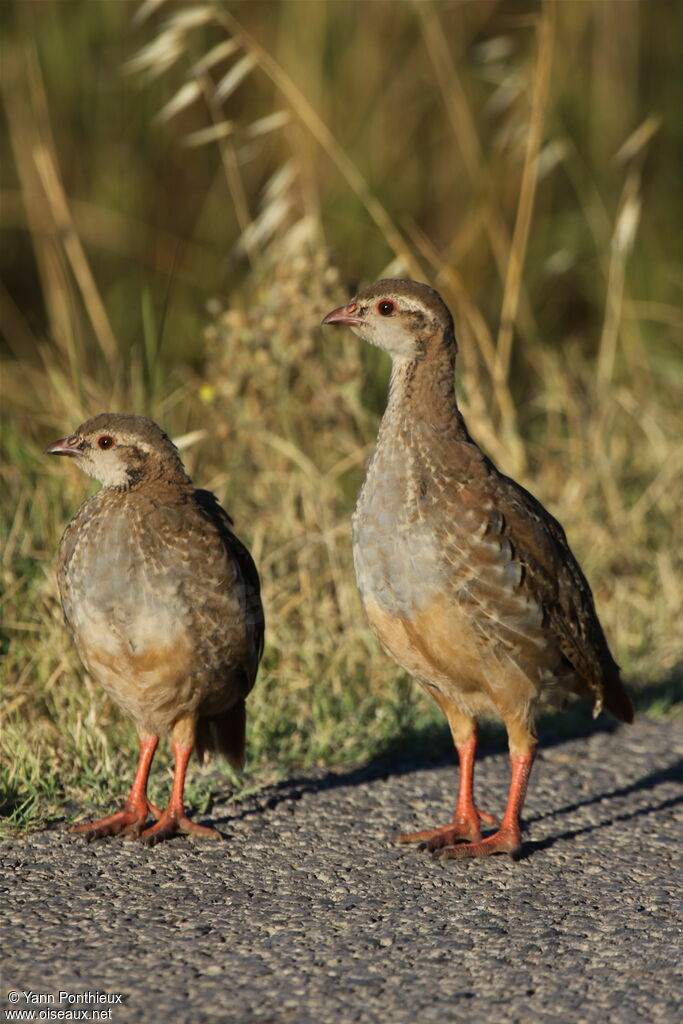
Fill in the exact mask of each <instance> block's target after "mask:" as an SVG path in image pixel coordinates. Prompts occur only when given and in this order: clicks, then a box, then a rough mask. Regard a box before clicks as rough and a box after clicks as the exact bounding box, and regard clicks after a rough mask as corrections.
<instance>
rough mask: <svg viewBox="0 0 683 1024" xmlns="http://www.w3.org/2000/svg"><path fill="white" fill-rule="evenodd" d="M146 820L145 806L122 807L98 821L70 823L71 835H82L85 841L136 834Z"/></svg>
mask: <svg viewBox="0 0 683 1024" xmlns="http://www.w3.org/2000/svg"><path fill="white" fill-rule="evenodd" d="M146 822H147V808H146V807H145V808H144V809H143V808H140V807H124V808H123V810H122V811H117V812H116V814H110V815H108V816H107V817H106V818H100V819H99V820H98V821H84V822H82V823H81V824H80V825H72V827H71V828H70V829H69V832H70V833H71V834H72V835H79V836H83V838H84V839H85V841H86V842H87V843H91V842H92V841H93V840H94V839H104V837H105V836H118V835H125V836H138V835H140V833H141V832H142V830H143V829H144V827H145V824H146Z"/></svg>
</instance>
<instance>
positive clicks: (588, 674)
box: [323, 280, 633, 857]
mask: <svg viewBox="0 0 683 1024" xmlns="http://www.w3.org/2000/svg"><path fill="white" fill-rule="evenodd" d="M323 324H341V325H344V326H347V327H350V328H351V330H353V331H354V332H355V333H356V334H358V335H359V336H360V337H361V338H364V339H365V340H366V341H368V342H370V343H371V344H373V345H378V346H380V347H381V348H383V349H385V350H386V351H387V352H388V353H389V355H390V356H391V358H392V373H391V382H390V385H389V399H388V403H387V407H386V411H385V413H384V416H383V419H382V422H381V425H380V428H379V436H378V439H377V445H376V447H375V450H374V452H373V455H372V457H371V459H370V462H369V465H368V470H367V475H366V479H365V482H364V484H363V487H362V490H361V492H360V496H359V498H358V503H357V505H356V510H355V512H354V515H353V555H354V564H355V570H356V578H357V582H358V587H359V590H360V594H361V598H362V602H363V605H364V608H365V612H366V614H367V617H368V620H369V622H370V625H371V626H372V628H373V629H374V631H375V633H376V634H377V636H378V638H379V641H380V643H381V644H382V646H383V647H384V649H385V650H386V651H387V652H388V653H389V654H390V655H391V656H392V657H393V658H394V659H395V660H396V661H397V662H398V664H399V665H401V666H402V667H403V668H404V669H405V670H406V671H407V672H409V673H410V674H411V675H413V676H414V677H415V678H416V679H417V680H418V681H419V682H420V683H421V684H422V686H423V687H424V688H425V689H426V690H427V692H428V693H429V694H430V695H431V696H432V697H433V698H434V700H435V701H436V703H437V704H438V705H439V707H440V708H441V710H442V711H443V712H444V714H445V715H446V718H447V720H448V723H449V726H450V729H451V733H452V736H453V740H454V743H455V747H456V749H457V752H458V758H459V763H460V781H459V789H458V796H457V805H456V808H455V814H454V817H453V820H452V821H451V822H450V824H448V825H446V826H444V827H442V828H435V829H429V830H427V831H423V832H415V833H408V834H405V835H401V836H399V837H398V838H399V841H400V842H404V843H409V842H422V843H423V844H425V846H426V848H427V849H429V850H431V851H432V852H434V853H437V855H439V856H442V857H479V856H485V855H487V854H492V853H509V854H512V855H516V854H517V853H519V851H520V849H521V834H520V814H521V810H522V805H523V802H524V797H525V795H526V789H527V783H528V781H529V773H530V771H531V767H532V764H533V760H534V753H535V750H536V743H537V740H536V736H535V730H534V719H535V716H536V713H537V711H538V710H539V708H540V707H541V706H543V705H544V704H548V703H549V704H551V705H552V704H559V705H562V704H564V703H565V701H566V698H567V697H568V696H569V695H571V694H575V695H579V696H587V697H590V698H592V700H593V701H594V706H595V713H596V714H597V712H598V711H599V709H600V708H602V707H603V706H604V707H605V708H606V709H607V710H608V711H610V712H611V713H612V714H613V715H614V716H615V717H616V718H618V719H620V720H621V721H624V722H630V721H632V719H633V708H632V706H631V702H630V700H629V698H628V695H627V693H626V691H625V690H624V687H623V685H622V682H621V679H620V676H619V668H618V666H617V665H616V663H615V662H614V660H613V658H612V655H611V654H610V651H609V648H608V646H607V641H606V640H605V636H604V633H603V631H602V628H601V626H600V622H599V620H598V617H597V614H596V611H595V606H594V603H593V596H592V593H591V589H590V587H589V585H588V583H587V582H586V578H585V576H584V575H583V573H582V571H581V569H580V568H579V565H578V563H577V561H576V559H575V558H574V555H573V554H572V552H571V550H570V548H569V545H568V544H567V539H566V537H565V533H564V530H563V529H562V527H561V526H560V524H559V523H558V522H557V520H556V519H554V518H553V517H552V516H551V515H550V513H549V512H547V511H546V509H545V508H544V507H543V506H542V505H541V504H540V502H539V501H537V500H536V498H534V497H533V496H532V495H531V494H530V493H529V492H528V491H526V490H525V489H524V488H523V487H521V486H520V485H519V484H517V483H515V481H514V480H511V479H510V478H509V477H507V476H504V475H503V474H502V473H500V472H499V471H498V470H497V469H496V467H495V466H494V465H493V463H492V462H491V460H490V459H489V458H487V457H486V455H484V453H483V452H482V451H481V450H480V448H479V447H478V446H477V444H476V443H475V442H474V441H473V440H472V438H471V437H470V435H469V433H468V432H467V428H466V426H465V422H464V420H463V417H462V414H461V412H460V410H459V409H458V406H457V403H456V397H455V387H454V385H455V381H454V370H455V356H456V351H457V345H456V341H455V333H454V328H453V320H452V317H451V314H450V312H449V310H448V309H447V307H446V305H445V304H444V302H443V301H442V299H441V297H440V296H439V295H438V293H437V292H435V291H433V289H431V288H429V287H427V286H426V285H424V284H418V283H416V282H414V281H402V280H384V281H378V282H376V283H375V284H373V285H371V286H370V287H368V288H366V289H365V290H363V291H361V292H359V293H358V294H357V295H356V297H355V298H354V299H353V300H352V301H351V302H349V303H348V305H346V306H342V307H340V308H339V309H334V310H332V312H331V313H328V315H327V316H326V317H325V319H324V320H323ZM486 714H493V715H496V716H498V717H499V718H501V719H502V720H503V722H504V724H505V727H506V730H507V734H508V741H509V751H510V758H511V782H510V789H509V795H508V801H507V807H506V810H505V814H504V816H503V819H502V821H501V823H500V825H499V826H498V827H497V828H496V830H495V831H494V832H493V834H491V835H489V836H487V837H486V838H484V839H482V837H481V824H482V823H485V824H490V825H497V822H496V820H495V819H494V818H493V817H492V816H491V815H489V814H485V813H484V812H483V811H480V810H479V809H478V808H477V806H476V805H475V803H474V799H473V769H474V757H475V750H476V743H477V732H476V719H477V717H478V716H480V715H486Z"/></svg>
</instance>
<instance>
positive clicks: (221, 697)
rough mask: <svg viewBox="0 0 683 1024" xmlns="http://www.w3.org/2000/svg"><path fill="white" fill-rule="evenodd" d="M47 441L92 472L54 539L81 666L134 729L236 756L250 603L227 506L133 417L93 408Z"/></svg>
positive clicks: (255, 607)
mask: <svg viewBox="0 0 683 1024" xmlns="http://www.w3.org/2000/svg"><path fill="white" fill-rule="evenodd" d="M102 438H105V439H106V438H111V439H112V444H111V445H110V446H109V447H108V448H107V449H106V450H102V448H101V447H98V443H99V441H101V439H102ZM48 451H50V452H52V453H53V454H71V455H72V456H73V457H74V458H75V460H76V461H77V463H78V464H79V465H80V466H81V468H83V469H84V470H85V471H86V472H89V473H90V474H91V475H93V476H96V477H97V478H98V479H100V480H101V481H102V482H103V486H102V488H101V490H100V491H98V493H97V494H95V495H94V496H93V497H91V498H89V499H88V500H87V501H85V502H84V503H83V504H82V505H81V507H80V508H79V510H78V512H77V513H76V515H75V516H74V518H73V520H72V521H71V523H70V524H69V525H68V527H67V528H66V531H65V533H64V536H63V538H62V542H61V545H60V549H59V565H58V582H59V589H60V594H61V598H62V605H63V608H64V615H65V618H66V621H67V623H68V625H69V627H70V628H71V631H72V633H73V635H74V639H75V642H76V645H77V648H78V651H79V654H80V656H81V658H82V660H83V662H84V664H85V666H86V667H87V669H88V671H89V672H90V674H91V675H92V676H93V678H94V679H96V680H97V681H98V682H99V683H100V684H101V685H102V686H103V688H104V689H105V690H106V691H107V693H108V694H109V696H110V697H111V698H112V699H113V700H114V701H115V702H116V703H117V704H118V705H119V706H120V707H121V708H122V709H123V710H124V711H125V712H126V714H128V715H129V716H130V717H131V718H132V719H133V721H134V722H135V725H136V727H137V730H138V733H139V735H140V737H141V738H143V737H145V736H155V737H158V736H160V735H164V734H167V733H170V734H171V735H172V737H173V739H174V741H175V742H178V743H180V744H181V745H184V746H185V747H187V746H189V747H192V746H195V747H196V749H197V750H198V753H199V754H200V755H201V754H203V753H204V752H205V751H208V750H210V749H215V750H217V751H220V752H222V753H223V754H225V755H226V756H227V757H228V759H229V760H230V761H231V762H232V763H233V764H234V765H235V766H240V765H241V763H242V760H243V755H244V730H245V712H244V701H245V698H246V696H247V694H248V693H249V691H250V690H251V688H252V686H253V684H254V680H255V678H256V672H257V668H258V663H259V659H260V656H261V651H262V646H263V610H262V607H261V600H260V596H259V579H258V574H257V571H256V568H255V566H254V563H253V561H252V559H251V556H250V555H249V553H248V551H247V549H246V548H245V547H244V545H243V544H242V543H241V542H240V541H239V540H238V539H237V537H236V536H235V535H234V533H233V532H232V530H231V521H230V519H229V517H228V515H227V514H226V513H225V512H224V510H223V509H222V508H221V506H220V505H219V504H218V502H217V501H216V499H215V497H214V496H213V495H212V494H210V493H209V492H207V491H202V490H196V489H195V488H194V486H193V484H192V482H191V480H190V479H189V477H188V476H187V475H186V473H185V471H184V469H183V466H182V463H181V461H180V459H179V457H178V453H177V450H176V449H175V446H174V445H173V444H172V443H171V441H170V440H169V438H168V437H167V436H166V435H165V434H164V433H163V431H162V430H161V429H160V428H159V427H157V426H156V424H154V423H152V421H150V420H146V419H144V418H143V417H135V416H124V415H119V414H102V415H100V416H97V417H95V418H93V419H92V420H88V421H87V422H86V423H84V424H83V425H82V426H81V427H79V428H78V430H77V431H76V432H75V434H74V435H72V436H71V437H70V438H67V439H65V441H60V442H56V443H55V444H54V445H52V446H50V448H49V449H48Z"/></svg>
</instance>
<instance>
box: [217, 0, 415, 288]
mask: <svg viewBox="0 0 683 1024" xmlns="http://www.w3.org/2000/svg"><path fill="white" fill-rule="evenodd" d="M217 18H218V20H220V21H221V22H222V23H223V24H224V25H225V27H226V28H227V30H228V31H229V32H230V33H231V34H232V35H233V36H234V37H235V38H236V39H238V40H239V42H240V44H241V45H242V47H243V48H244V50H246V51H247V53H249V54H251V56H252V57H253V59H254V61H255V62H256V63H257V64H258V65H259V67H260V68H261V69H262V70H263V71H264V72H265V73H266V74H267V75H268V77H269V78H270V79H271V80H272V82H273V83H274V84H275V85H276V86H277V88H278V89H279V90H280V92H281V93H282V94H283V96H284V97H285V98H286V99H287V100H288V102H289V103H290V104H291V107H292V110H293V112H294V113H295V114H296V116H297V117H298V118H299V120H300V121H301V122H302V124H304V125H305V126H306V128H307V129H308V130H309V131H310V133H311V135H312V136H313V137H314V138H315V139H316V141H317V142H318V143H319V145H320V146H321V147H322V148H323V150H324V151H325V153H327V155H328V156H329V158H330V159H331V160H332V162H333V163H334V164H335V166H336V167H337V169H338V170H339V171H340V173H341V174H342V175H343V177H344V179H345V180H346V182H347V184H348V185H349V186H350V188H352V189H353V191H354V192H355V193H356V195H357V196H358V198H359V199H360V200H361V202H362V203H363V205H364V206H365V208H366V210H367V212H368V214H369V215H370V217H371V218H372V220H373V221H374V222H375V224H376V225H377V227H378V228H379V230H380V231H381V232H382V234H383V236H384V238H385V240H386V242H387V244H388V245H389V246H390V248H391V249H393V251H394V253H395V255H396V256H397V257H398V258H399V259H400V260H401V262H402V263H403V265H404V266H405V268H406V270H407V271H408V273H410V274H412V275H413V277H418V278H419V277H421V269H420V267H419V264H418V263H417V261H416V260H415V257H414V255H413V254H412V253H411V251H410V249H409V248H408V246H407V245H406V244H405V242H404V240H403V237H402V235H401V233H400V231H399V230H398V228H397V227H396V225H395V224H394V222H393V220H392V218H391V217H390V216H389V214H388V213H387V211H386V209H385V208H384V206H383V205H382V203H381V202H380V201H379V200H378V199H377V197H376V196H375V195H374V194H373V192H372V191H371V189H370V187H369V185H368V183H367V182H366V180H365V178H364V177H363V175H362V174H361V172H360V171H359V170H358V167H357V166H356V164H354V162H353V161H352V160H351V159H350V158H349V156H348V154H347V153H346V152H345V150H344V149H342V147H341V146H340V145H339V143H338V142H337V140H336V139H335V138H334V136H333V135H332V132H331V131H330V129H329V128H328V127H327V125H326V124H325V122H324V121H323V120H322V119H321V118H320V117H319V115H318V114H317V113H316V112H315V110H314V109H313V107H312V106H311V104H310V103H309V101H308V100H307V98H306V97H305V96H304V94H303V93H302V92H301V90H300V89H299V88H298V87H297V86H296V84H295V83H294V82H293V81H292V79H291V78H290V77H289V75H288V74H287V73H286V71H285V70H284V68H282V67H281V65H280V64H278V62H277V61H276V60H275V59H274V58H273V57H271V55H270V54H269V53H268V52H267V51H266V50H264V48H263V47H262V46H260V45H259V43H257V42H256V40H255V39H254V38H253V37H252V36H251V35H250V33H248V32H247V31H246V29H244V28H242V26H241V25H240V23H239V22H238V21H237V19H236V18H235V17H234V16H233V15H232V14H231V13H230V12H229V11H227V10H221V11H220V12H218V13H217Z"/></svg>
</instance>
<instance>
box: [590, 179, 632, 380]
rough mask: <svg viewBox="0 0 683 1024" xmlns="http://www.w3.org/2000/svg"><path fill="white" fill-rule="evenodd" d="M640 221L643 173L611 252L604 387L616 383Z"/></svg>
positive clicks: (625, 198) (627, 190)
mask: <svg viewBox="0 0 683 1024" xmlns="http://www.w3.org/2000/svg"><path fill="white" fill-rule="evenodd" d="M639 219H640V171H639V170H638V169H636V168H632V169H631V171H630V172H629V174H628V176H627V178H626V182H625V184H624V188H623V191H622V194H621V200H620V203H619V211H618V213H617V219H616V222H615V225H614V234H613V236H612V245H611V251H610V265H609V277H608V281H607V295H606V297H605V320H604V323H603V327H602V334H601V336H600V347H599V350H598V368H597V377H598V383H599V384H600V386H601V387H603V388H604V386H605V385H606V384H607V383H608V382H609V381H610V380H611V379H612V373H613V371H614V360H615V358H616V352H617V339H618V336H619V325H620V322H621V310H622V305H623V300H624V283H625V279H626V263H627V260H628V257H629V253H630V252H631V249H632V248H633V243H634V241H635V237H636V231H637V230H638V221H639Z"/></svg>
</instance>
